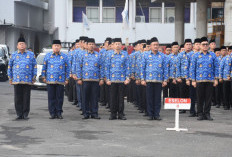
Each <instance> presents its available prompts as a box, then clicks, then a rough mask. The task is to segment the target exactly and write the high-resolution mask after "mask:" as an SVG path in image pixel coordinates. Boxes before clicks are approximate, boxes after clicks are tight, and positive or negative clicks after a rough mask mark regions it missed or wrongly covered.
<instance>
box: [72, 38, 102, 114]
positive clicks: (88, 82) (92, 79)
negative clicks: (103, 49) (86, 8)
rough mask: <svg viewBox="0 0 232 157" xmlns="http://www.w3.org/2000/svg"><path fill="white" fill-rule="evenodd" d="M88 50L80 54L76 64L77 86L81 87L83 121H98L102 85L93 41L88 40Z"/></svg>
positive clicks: (100, 68) (97, 55)
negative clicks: (90, 119) (99, 96)
mask: <svg viewBox="0 0 232 157" xmlns="http://www.w3.org/2000/svg"><path fill="white" fill-rule="evenodd" d="M87 44H88V50H87V51H86V52H84V53H83V54H81V55H80V56H79V57H80V58H79V60H78V62H77V63H76V64H77V65H76V68H77V69H76V70H77V71H76V77H77V79H78V84H80V85H82V87H83V99H82V103H83V108H82V110H83V114H84V118H83V119H89V117H90V116H91V118H93V119H100V117H99V116H98V93H99V85H100V86H101V85H103V84H104V80H103V69H102V61H101V56H100V54H99V53H98V52H96V51H94V47H95V40H94V39H92V38H89V39H88V41H87ZM99 80H100V83H99Z"/></svg>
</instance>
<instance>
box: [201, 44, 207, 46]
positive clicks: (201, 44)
mask: <svg viewBox="0 0 232 157" xmlns="http://www.w3.org/2000/svg"><path fill="white" fill-rule="evenodd" d="M201 45H202V46H209V44H201Z"/></svg>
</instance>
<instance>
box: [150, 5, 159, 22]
mask: <svg viewBox="0 0 232 157" xmlns="http://www.w3.org/2000/svg"><path fill="white" fill-rule="evenodd" d="M149 21H150V22H155V23H160V22H162V9H161V8H150V16H149Z"/></svg>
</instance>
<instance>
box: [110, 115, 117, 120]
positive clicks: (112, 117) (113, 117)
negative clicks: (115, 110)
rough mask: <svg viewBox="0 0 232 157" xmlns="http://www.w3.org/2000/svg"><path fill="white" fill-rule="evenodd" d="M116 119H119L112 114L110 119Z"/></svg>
mask: <svg viewBox="0 0 232 157" xmlns="http://www.w3.org/2000/svg"><path fill="white" fill-rule="evenodd" d="M115 119H117V117H116V116H110V118H109V120H115Z"/></svg>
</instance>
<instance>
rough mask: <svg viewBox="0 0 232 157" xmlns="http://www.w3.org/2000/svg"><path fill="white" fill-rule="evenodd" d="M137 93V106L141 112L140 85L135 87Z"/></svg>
mask: <svg viewBox="0 0 232 157" xmlns="http://www.w3.org/2000/svg"><path fill="white" fill-rule="evenodd" d="M136 91H137V106H138V108H139V109H140V110H141V109H142V85H136Z"/></svg>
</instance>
